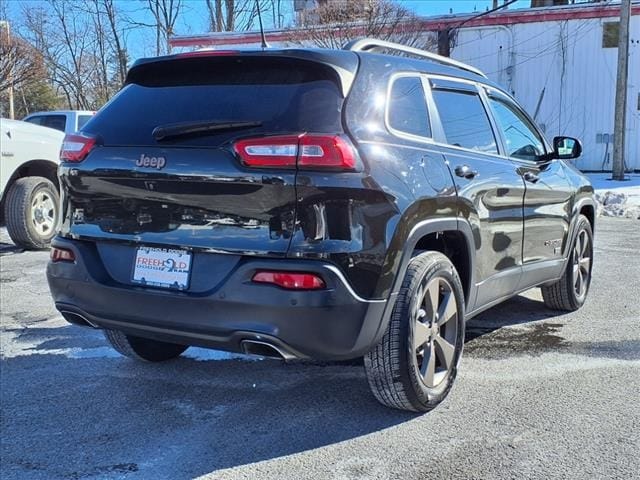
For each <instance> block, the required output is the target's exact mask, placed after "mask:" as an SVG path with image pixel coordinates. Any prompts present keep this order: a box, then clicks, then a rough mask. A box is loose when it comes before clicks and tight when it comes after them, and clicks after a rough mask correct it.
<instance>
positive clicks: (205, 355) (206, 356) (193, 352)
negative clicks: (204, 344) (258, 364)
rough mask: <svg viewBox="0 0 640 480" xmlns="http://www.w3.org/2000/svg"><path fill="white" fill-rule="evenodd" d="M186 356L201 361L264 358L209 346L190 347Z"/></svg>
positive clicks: (253, 360)
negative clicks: (214, 348)
mask: <svg viewBox="0 0 640 480" xmlns="http://www.w3.org/2000/svg"><path fill="white" fill-rule="evenodd" d="M183 356H184V357H187V358H192V359H194V360H198V361H201V362H207V361H212V360H213V361H220V360H245V361H250V362H255V361H257V360H262V357H258V356H256V355H242V354H240V353H230V352H224V351H222V350H211V349H209V348H198V347H190V348H189V350H187V351H186V352H185V353H184V355H183Z"/></svg>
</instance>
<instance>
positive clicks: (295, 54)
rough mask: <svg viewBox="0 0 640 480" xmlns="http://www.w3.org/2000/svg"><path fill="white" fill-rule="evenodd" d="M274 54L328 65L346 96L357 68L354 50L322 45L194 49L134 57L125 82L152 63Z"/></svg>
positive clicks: (142, 72) (279, 56)
mask: <svg viewBox="0 0 640 480" xmlns="http://www.w3.org/2000/svg"><path fill="white" fill-rule="evenodd" d="M234 56H237V57H243V58H252V57H263V58H264V57H275V58H289V59H297V60H300V61H304V62H312V63H318V64H321V65H325V66H327V67H330V68H331V69H332V70H334V71H335V73H336V74H337V76H338V79H339V80H340V86H341V89H342V94H343V96H344V97H345V98H346V96H347V94H348V93H349V91H350V90H351V86H352V85H353V81H354V79H355V75H356V72H357V70H358V63H359V58H358V55H357V54H356V53H354V52H348V51H342V50H321V49H282V50H266V51H262V50H196V51H193V52H186V53H178V54H175V55H165V56H161V57H150V58H141V59H139V60H136V61H135V62H134V64H133V65H132V67H131V68H130V69H129V72H128V73H127V78H126V80H125V85H126V84H129V83H136V79H138V78H140V76H141V75H143V74H144V71H145V70H146V69H147V68H148V67H150V66H153V65H158V64H159V63H164V62H176V63H180V62H189V61H191V60H193V59H203V58H211V59H212V60H215V59H217V58H229V57H234Z"/></svg>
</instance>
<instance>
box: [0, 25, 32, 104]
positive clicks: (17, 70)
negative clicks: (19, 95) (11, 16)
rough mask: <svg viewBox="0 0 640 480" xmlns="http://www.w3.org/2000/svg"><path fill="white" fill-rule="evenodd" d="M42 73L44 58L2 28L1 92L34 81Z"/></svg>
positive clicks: (0, 58)
mask: <svg viewBox="0 0 640 480" xmlns="http://www.w3.org/2000/svg"><path fill="white" fill-rule="evenodd" d="M41 71H42V57H41V55H40V54H39V53H38V51H37V50H36V49H35V48H33V47H32V46H31V45H29V43H27V42H26V41H24V40H23V39H21V38H20V37H17V36H15V35H13V36H9V32H8V30H7V29H6V27H2V28H0V91H3V92H4V91H5V90H7V89H9V87H15V86H17V85H20V84H22V83H25V82H28V81H30V80H33V79H34V78H36V77H37V76H38V74H39V73H40V72H41Z"/></svg>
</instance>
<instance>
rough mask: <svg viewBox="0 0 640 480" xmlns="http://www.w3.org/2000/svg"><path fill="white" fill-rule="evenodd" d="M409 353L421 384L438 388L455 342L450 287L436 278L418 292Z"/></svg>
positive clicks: (455, 321)
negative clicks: (411, 346)
mask: <svg viewBox="0 0 640 480" xmlns="http://www.w3.org/2000/svg"><path fill="white" fill-rule="evenodd" d="M418 299H419V300H418V302H417V303H416V308H415V313H414V316H415V327H414V334H413V350H414V353H415V355H416V358H417V366H418V369H419V372H420V377H421V379H422V381H423V382H424V384H425V385H426V386H427V387H429V388H433V387H436V386H438V385H440V384H441V383H442V382H443V381H444V380H445V378H446V377H447V375H448V373H449V372H450V371H451V369H452V368H453V366H454V361H455V357H456V355H455V351H456V343H457V341H458V333H459V332H458V315H459V312H458V307H457V304H456V297H455V294H454V292H453V287H452V286H451V284H450V283H449V282H448V281H447V280H445V279H444V278H440V277H436V278H433V279H431V280H430V281H429V283H427V285H426V286H425V287H424V289H422V290H420V291H419V294H418Z"/></svg>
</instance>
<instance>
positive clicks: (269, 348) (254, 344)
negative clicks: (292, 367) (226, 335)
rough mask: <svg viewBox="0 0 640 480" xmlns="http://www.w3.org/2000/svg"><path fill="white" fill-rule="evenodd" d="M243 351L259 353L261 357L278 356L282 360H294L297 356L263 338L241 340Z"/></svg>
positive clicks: (250, 353)
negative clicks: (262, 339)
mask: <svg viewBox="0 0 640 480" xmlns="http://www.w3.org/2000/svg"><path fill="white" fill-rule="evenodd" d="M240 346H241V347H242V351H243V352H244V353H246V354H248V355H259V356H261V357H268V358H277V359H280V360H292V359H294V358H295V357H294V356H293V355H291V354H289V353H287V352H285V351H283V350H282V349H281V348H278V347H276V346H275V345H272V344H270V343H268V342H264V341H261V340H243V341H242V342H240Z"/></svg>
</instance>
